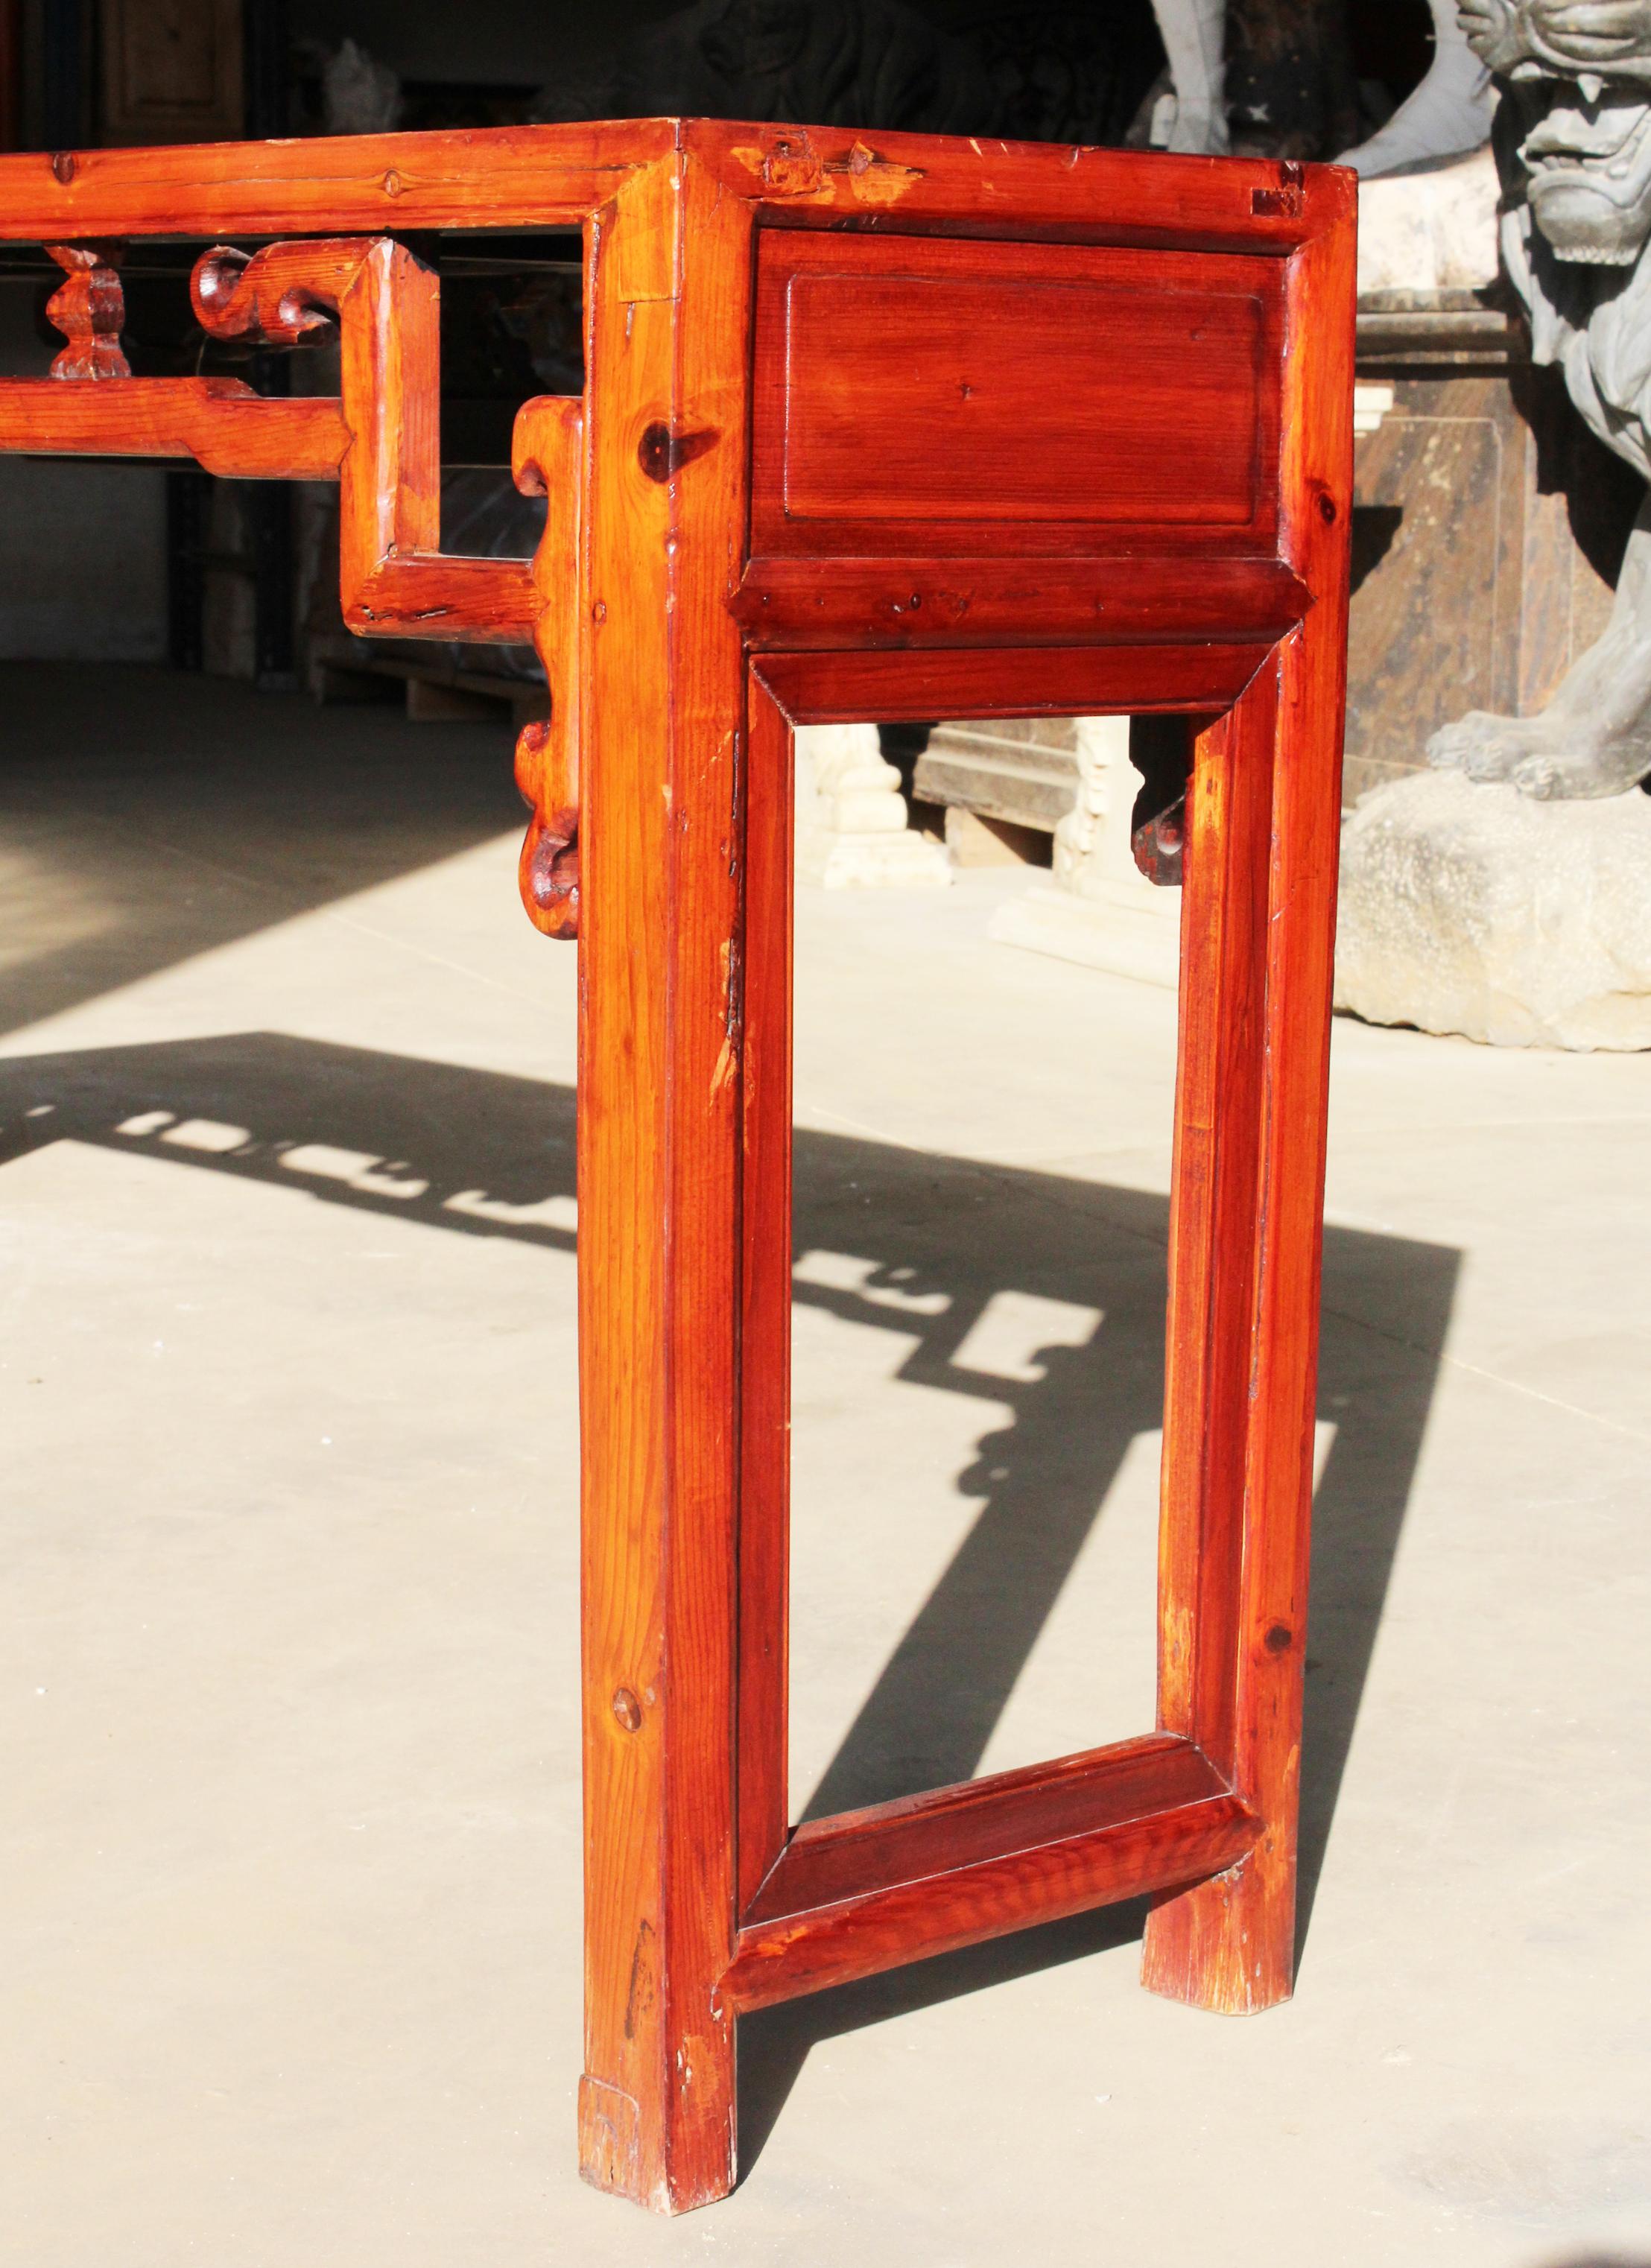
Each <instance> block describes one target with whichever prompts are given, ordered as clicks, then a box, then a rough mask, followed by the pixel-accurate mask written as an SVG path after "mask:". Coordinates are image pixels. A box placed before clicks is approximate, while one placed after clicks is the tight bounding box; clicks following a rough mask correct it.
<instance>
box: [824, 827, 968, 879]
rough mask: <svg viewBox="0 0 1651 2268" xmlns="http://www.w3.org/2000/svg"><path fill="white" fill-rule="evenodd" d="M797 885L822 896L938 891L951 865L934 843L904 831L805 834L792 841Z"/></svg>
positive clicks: (950, 871)
mask: <svg viewBox="0 0 1651 2268" xmlns="http://www.w3.org/2000/svg"><path fill="white" fill-rule="evenodd" d="M797 879H798V880H799V881H800V882H818V883H822V884H823V886H824V887H826V888H827V889H828V890H944V889H947V888H948V887H950V884H951V880H952V862H951V860H950V859H949V858H947V855H946V852H945V851H943V850H942V849H941V847H940V844H939V843H931V842H929V841H928V840H927V839H926V838H925V836H921V835H916V834H913V833H911V832H910V830H909V829H907V830H905V831H903V832H901V833H898V834H892V833H891V834H877V835H847V834H836V833H827V832H825V831H823V830H811V831H809V832H807V833H804V834H800V835H799V836H798V837H797Z"/></svg>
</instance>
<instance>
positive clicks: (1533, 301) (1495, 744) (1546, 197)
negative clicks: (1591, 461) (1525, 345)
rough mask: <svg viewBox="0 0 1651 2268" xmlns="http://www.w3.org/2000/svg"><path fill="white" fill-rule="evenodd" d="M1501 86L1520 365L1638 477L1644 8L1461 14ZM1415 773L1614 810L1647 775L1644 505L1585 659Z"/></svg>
mask: <svg viewBox="0 0 1651 2268" xmlns="http://www.w3.org/2000/svg"><path fill="white" fill-rule="evenodd" d="M1461 16H1462V20H1463V26H1464V27H1465V29H1466V31H1467V33H1468V37H1469V40H1470V42H1471V44H1472V46H1473V48H1474V49H1475V50H1476V52H1477V53H1478V55H1480V56H1481V57H1482V58H1483V60H1484V61H1485V63H1487V64H1488V65H1489V66H1490V68H1491V69H1492V70H1493V71H1494V72H1495V73H1496V75H1497V77H1498V78H1499V79H1500V82H1501V83H1502V86H1503V90H1504V91H1503V99H1502V106H1501V108H1500V112H1499V114H1498V116H1497V122H1496V129H1495V136H1494V140H1495V144H1496V150H1497V158H1498V164H1499V166H1500V171H1501V174H1502V182H1503V191H1504V201H1505V211H1504V216H1503V220H1502V257H1503V261H1504V263H1505V265H1506V267H1507V272H1508V275H1509V276H1511V278H1512V280H1513V283H1514V285H1515V289H1516V290H1517V291H1518V292H1519V294H1520V296H1521V298H1522V299H1523V300H1524V302H1525V305H1526V306H1527V307H1528V308H1529V313H1530V329H1531V350H1532V353H1533V356H1534V357H1535V359H1536V360H1537V362H1538V363H1552V364H1557V365H1559V368H1560V369H1561V370H1562V371H1563V372H1564V373H1565V381H1566V387H1567V388H1568V390H1569V392H1570V396H1571V399H1572V401H1574V403H1575V405H1576V407H1577V409H1579V410H1580V411H1581V414H1582V416H1584V417H1585V418H1586V419H1587V421H1588V424H1589V425H1590V426H1591V427H1592V428H1593V430H1594V431H1595V432H1596V433H1597V434H1598V436H1599V437H1600V438H1601V440H1603V442H1605V443H1606V444H1607V445H1608V446H1609V447H1610V448H1612V449H1614V450H1615V451H1616V452H1617V453H1618V456H1621V457H1625V458H1626V459H1627V460H1628V462H1629V463H1630V464H1631V465H1633V466H1634V467H1635V468H1636V469H1637V470H1638V471H1639V472H1640V473H1642V474H1644V475H1647V477H1651V261H1648V260H1647V240H1648V239H1651V0H1461ZM1427 754H1428V758H1429V761H1430V762H1433V763H1434V764H1436V765H1438V766H1440V767H1441V768H1444V769H1451V768H1455V769H1458V770H1462V771H1463V772H1465V773H1467V775H1468V776H1469V777H1470V778H1471V779H1476V780H1507V781H1511V782H1512V784H1514V785H1515V787H1517V788H1519V789H1521V790H1522V792H1524V793H1525V794H1526V795H1530V796H1541V797H1570V796H1611V795H1620V794H1621V793H1623V792H1624V791H1625V790H1626V789H1628V788H1631V787H1633V785H1634V784H1635V782H1636V781H1638V780H1640V779H1642V778H1643V777H1645V776H1646V775H1647V773H1648V772H1651V499H1647V502H1646V503H1645V504H1642V505H1641V507H1640V515H1639V518H1638V519H1637V520H1636V521H1635V523H1634V527H1633V534H1632V535H1631V536H1630V537H1629V540H1628V549H1627V553H1626V556H1625V559H1624V562H1623V567H1622V573H1621V577H1620V578H1619V580H1618V585H1617V598H1616V603H1615V606H1614V608H1613V609H1612V613H1611V618H1610V624H1609V626H1608V628H1607V630H1606V631H1605V634H1604V636H1603V637H1602V638H1601V639H1600V640H1599V642H1598V644H1596V645H1594V646H1592V647H1590V648H1589V650H1588V652H1586V653H1585V654H1583V655H1582V657H1581V659H1580V660H1578V661H1577V662H1576V663H1575V664H1574V666H1573V667H1572V669H1571V671H1570V673H1569V674H1568V675H1567V676H1566V679H1565V680H1564V681H1563V683H1562V684H1561V685H1560V687H1559V691H1558V692H1557V693H1556V694H1555V695H1554V696H1553V698H1552V700H1551V702H1550V703H1549V704H1548V706H1547V708H1546V709H1544V711H1542V712H1541V714H1540V715H1539V716H1535V717H1495V716H1491V715H1488V714H1486V713H1485V711H1480V710H1473V711H1470V712H1469V714H1468V715H1467V716H1465V717H1463V718H1461V719H1460V721H1459V722H1457V723H1456V724H1454V725H1446V726H1445V727H1444V729H1443V730H1442V731H1441V732H1439V733H1435V734H1434V737H1433V739H1432V740H1431V741H1430V742H1429V743H1428V748H1427Z"/></svg>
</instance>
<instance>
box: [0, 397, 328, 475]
mask: <svg viewBox="0 0 1651 2268" xmlns="http://www.w3.org/2000/svg"><path fill="white" fill-rule="evenodd" d="M349 446H350V434H349V431H348V430H347V428H346V427H345V424H344V421H343V416H342V414H341V413H340V409H339V406H338V404H337V402H336V401H326V400H316V399H305V398H303V397H301V396H299V395H291V396H285V397H283V398H282V399H280V400H278V401H272V400H268V399H266V398H265V397H264V396H263V395H262V394H254V392H253V390H252V388H251V387H249V386H247V385H245V384H243V383H242V381H241V380H240V379H238V378H130V379H125V378H111V379H102V380H100V382H99V383H98V385H97V386H96V387H91V386H86V385H78V384H73V383H70V384H65V383H64V382H63V380H61V379H51V378H8V379H0V450H4V451H5V452H6V453H8V454H11V455H15V456H37V457H39V456H46V457H55V456H77V457H171V458H180V457H182V458H188V457H193V458H194V459H195V461H196V462H197V463H198V464H200V465H203V466H204V467H205V468H206V470H207V471H208V472H209V473H216V474H217V475H219V477H220V478H221V479H225V480H295V481H327V480H336V479H337V477H338V468H339V466H340V464H341V463H342V462H343V456H344V453H345V451H346V450H347V449H348V448H349Z"/></svg>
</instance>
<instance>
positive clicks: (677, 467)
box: [637, 418, 717, 481]
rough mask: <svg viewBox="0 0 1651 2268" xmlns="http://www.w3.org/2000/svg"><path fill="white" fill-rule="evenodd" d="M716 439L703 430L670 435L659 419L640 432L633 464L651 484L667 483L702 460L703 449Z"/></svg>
mask: <svg viewBox="0 0 1651 2268" xmlns="http://www.w3.org/2000/svg"><path fill="white" fill-rule="evenodd" d="M716 440H717V436H716V434H715V432H714V431H711V429H709V428H706V429H704V430H703V431H699V432H697V433H674V432H673V431H671V428H670V427H669V426H668V425H667V424H666V423H665V422H664V420H663V419H662V418H656V419H655V420H654V422H653V423H652V425H645V426H644V427H643V429H642V438H641V439H640V440H639V441H638V444H637V462H638V464H639V465H640V466H641V468H642V470H643V472H644V474H645V475H646V477H647V478H648V479H649V480H651V481H668V480H670V479H671V478H673V476H674V475H675V474H677V473H679V472H680V471H681V470H682V467H683V466H684V465H690V464H692V462H693V460H694V459H695V458H696V457H703V456H704V453H705V452H706V450H707V449H710V448H713V447H714V446H716Z"/></svg>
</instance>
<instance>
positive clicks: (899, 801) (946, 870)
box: [796, 725, 952, 890]
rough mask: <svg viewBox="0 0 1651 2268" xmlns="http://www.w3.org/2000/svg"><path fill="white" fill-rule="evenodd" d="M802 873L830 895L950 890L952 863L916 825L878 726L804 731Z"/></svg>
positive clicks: (800, 756)
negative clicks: (831, 892)
mask: <svg viewBox="0 0 1651 2268" xmlns="http://www.w3.org/2000/svg"><path fill="white" fill-rule="evenodd" d="M796 747H797V873H798V877H799V879H800V880H802V881H806V882H822V883H823V884H824V885H825V887H826V888H827V889H829V890H845V889H861V890H864V889H873V890H875V889H901V890H910V889H944V888H945V887H946V886H947V883H949V882H950V880H951V879H952V868H951V862H950V860H949V859H948V858H947V855H946V852H945V851H944V850H943V849H942V848H941V846H940V844H939V843H930V842H927V841H925V838H924V837H923V836H921V835H919V834H918V833H917V832H916V830H915V829H914V828H912V826H911V823H910V814H909V813H908V811H907V809H906V799H905V798H904V796H903V794H902V793H901V792H900V775H899V773H898V772H897V771H896V770H895V768H894V766H893V765H892V764H891V763H887V762H884V760H883V755H882V751H881V747H879V745H878V739H877V727H876V725H799V726H798V727H797V732H796Z"/></svg>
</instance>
